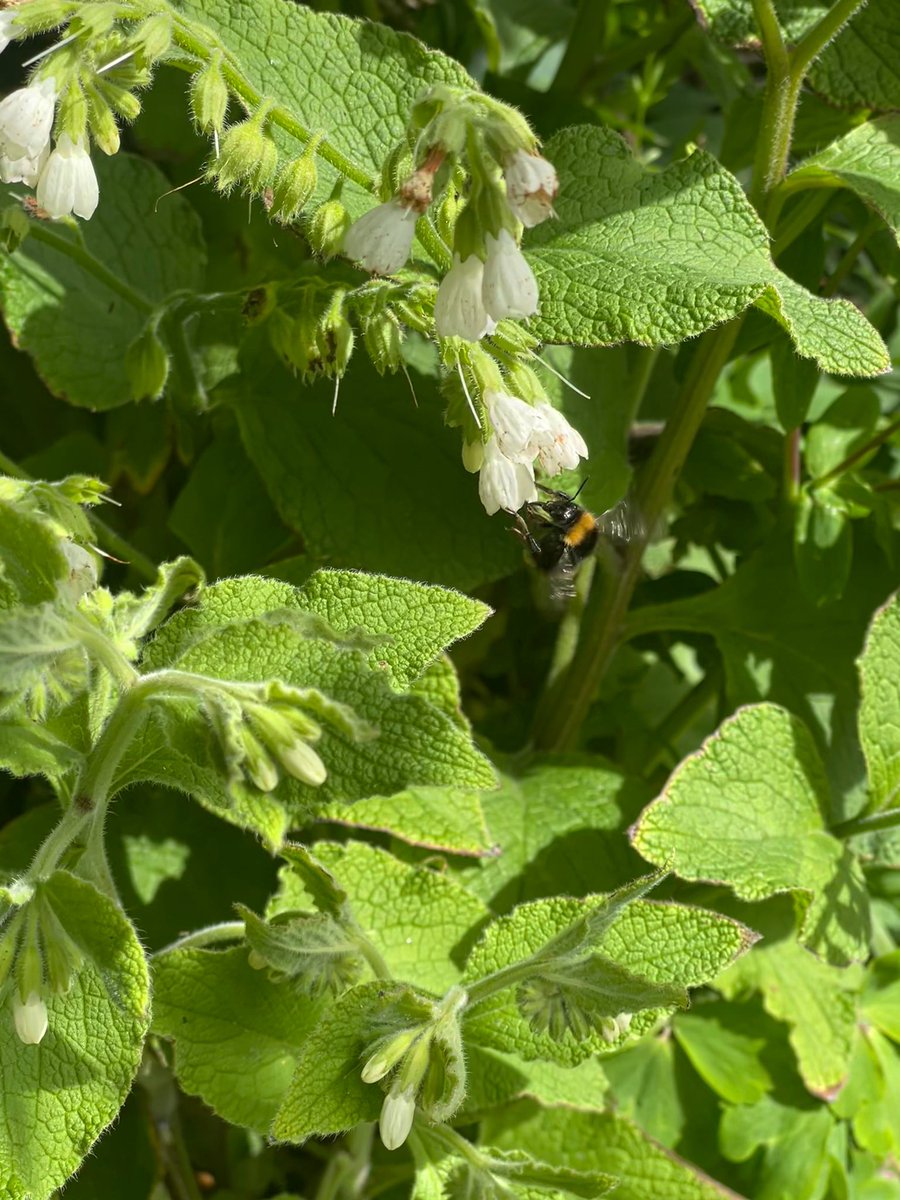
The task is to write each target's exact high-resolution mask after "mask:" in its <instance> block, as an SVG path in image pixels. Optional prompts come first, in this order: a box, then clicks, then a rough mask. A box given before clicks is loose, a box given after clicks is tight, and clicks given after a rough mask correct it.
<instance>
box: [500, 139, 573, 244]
mask: <svg viewBox="0 0 900 1200" xmlns="http://www.w3.org/2000/svg"><path fill="white" fill-rule="evenodd" d="M503 176H504V178H505V180H506V200H507V203H508V204H509V207H510V208H511V209H512V212H513V216H514V217H516V218H517V220H519V221H521V222H522V224H523V225H525V226H526V227H527V228H528V229H531V228H532V226H534V225H540V223H541V221H546V219H547V218H548V217H552V216H553V201H554V200H555V199H556V193H557V192H558V191H559V180H558V179H557V177H556V168H555V167H554V165H553V163H551V162H547V160H546V158H542V157H541V155H540V154H529V153H528V152H527V150H516V151H515V152H514V153H513V154H511V155H510V156H509V157H508V158H507V160H506V163H505V164H504V168H503Z"/></svg>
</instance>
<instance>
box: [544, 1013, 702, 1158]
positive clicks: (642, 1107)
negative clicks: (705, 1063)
mask: <svg viewBox="0 0 900 1200" xmlns="http://www.w3.org/2000/svg"><path fill="white" fill-rule="evenodd" d="M679 1015H680V1014H679ZM676 1053H677V1047H676V1044H675V1042H674V1040H673V1039H672V1038H671V1037H670V1036H669V1031H668V1030H667V1029H666V1030H663V1031H662V1032H661V1033H660V1034H659V1035H657V1036H655V1037H653V1036H651V1037H644V1038H642V1039H641V1040H640V1041H639V1042H636V1043H634V1044H632V1045H629V1046H625V1047H624V1048H623V1049H621V1050H619V1051H617V1052H616V1053H615V1054H610V1055H608V1056H607V1057H605V1058H604V1060H603V1071H604V1073H605V1074H606V1076H607V1078H608V1079H609V1089H610V1093H611V1101H612V1102H611V1103H610V1104H607V1105H602V1104H598V1105H597V1108H598V1109H602V1108H608V1109H609V1108H614V1109H615V1111H616V1112H617V1113H619V1115H620V1116H623V1117H627V1118H628V1119H629V1120H631V1121H634V1122H635V1123H636V1124H637V1125H638V1126H639V1127H640V1128H641V1129H642V1130H644V1132H645V1133H646V1134H648V1135H649V1136H650V1137H652V1138H654V1139H655V1140H656V1141H658V1142H661V1143H662V1144H663V1145H664V1146H674V1145H675V1144H676V1143H677V1142H678V1140H679V1138H680V1135H681V1132H682V1130H683V1129H684V1126H685V1122H686V1119H687V1114H686V1110H687V1109H688V1108H689V1101H688V1100H687V1099H686V1098H684V1097H683V1096H682V1094H681V1092H682V1090H683V1079H681V1078H679V1076H677V1075H676V1061H675V1056H676ZM537 1099H539V1100H541V1099H543V1098H542V1097H540V1096H538V1097H537ZM564 1099H565V1097H559V1099H558V1100H557V1101H556V1102H557V1103H558V1102H559V1101H560V1100H564ZM551 1102H553V1099H552V1098H551ZM545 1103H546V1101H545ZM573 1106H574V1107H578V1108H584V1107H585V1105H584V1104H578V1103H577V1102H576V1103H575V1104H574V1105H573Z"/></svg>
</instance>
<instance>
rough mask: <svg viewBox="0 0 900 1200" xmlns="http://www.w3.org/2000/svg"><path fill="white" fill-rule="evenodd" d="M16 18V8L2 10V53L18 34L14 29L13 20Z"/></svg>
mask: <svg viewBox="0 0 900 1200" xmlns="http://www.w3.org/2000/svg"><path fill="white" fill-rule="evenodd" d="M15 19H16V14H15V10H13V9H5V10H4V11H3V12H0V54H2V53H3V51H4V50H5V49H6V47H7V46H8V45H9V43H10V42H11V41H12V40H13V38H14V37H15V36H16V34H15V30H14V29H13V21H15Z"/></svg>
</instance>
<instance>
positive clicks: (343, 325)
mask: <svg viewBox="0 0 900 1200" xmlns="http://www.w3.org/2000/svg"><path fill="white" fill-rule="evenodd" d="M264 316H265V317H266V328H267V330H268V334H269V340H270V342H271V343H272V347H273V349H275V350H276V351H277V353H278V354H279V355H280V356H281V357H282V358H283V359H284V361H285V362H286V363H287V365H288V366H289V367H290V368H291V370H292V371H295V372H298V373H299V374H300V376H301V378H303V379H312V378H314V377H316V376H319V375H325V376H328V377H329V378H333V377H338V378H339V377H340V376H342V375H343V374H344V371H345V370H346V369H347V365H348V363H349V362H350V356H351V355H352V353H353V347H354V345H355V341H356V336H355V334H354V331H353V326H352V324H351V323H350V319H349V317H348V315H347V288H346V287H345V286H343V285H339V286H338V287H334V286H333V285H332V286H330V287H329V286H328V284H327V283H323V282H322V281H321V280H319V279H318V278H312V279H309V280H306V281H304V280H301V281H300V282H299V283H296V282H295V283H292V284H291V285H290V286H288V287H285V288H284V289H283V290H282V291H281V292H280V293H279V294H278V295H277V301H276V303H275V304H274V305H273V306H272V307H271V308H267V311H266V312H265V313H264Z"/></svg>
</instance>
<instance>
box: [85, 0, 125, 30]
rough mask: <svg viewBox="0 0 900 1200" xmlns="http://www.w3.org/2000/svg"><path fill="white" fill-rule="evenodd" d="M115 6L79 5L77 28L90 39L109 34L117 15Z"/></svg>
mask: <svg viewBox="0 0 900 1200" xmlns="http://www.w3.org/2000/svg"><path fill="white" fill-rule="evenodd" d="M116 8H117V5H115V4H79V5H78V26H79V28H80V29H82V30H83V31H84V32H85V33H87V34H88V35H89V36H90V37H91V38H99V37H102V36H103V35H104V34H105V33H109V31H110V30H111V29H112V27H113V25H114V24H115V20H116V17H117V16H118V13H117V12H116Z"/></svg>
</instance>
